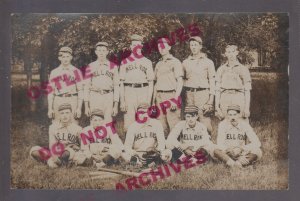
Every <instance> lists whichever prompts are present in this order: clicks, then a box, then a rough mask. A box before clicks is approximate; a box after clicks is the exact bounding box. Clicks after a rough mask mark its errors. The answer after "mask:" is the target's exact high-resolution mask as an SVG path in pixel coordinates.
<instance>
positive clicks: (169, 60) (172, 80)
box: [154, 54, 183, 136]
mask: <svg viewBox="0 0 300 201" xmlns="http://www.w3.org/2000/svg"><path fill="white" fill-rule="evenodd" d="M154 74H155V80H156V84H155V90H156V97H155V99H156V103H157V104H160V103H162V102H164V101H169V100H170V99H171V98H176V99H178V97H175V94H176V89H177V79H178V78H180V77H183V68H182V64H181V62H180V61H179V60H178V59H177V58H175V57H174V56H172V55H171V54H170V55H169V56H168V57H166V58H164V59H160V61H159V62H158V63H157V64H156V67H155V73H154ZM176 107H177V106H176ZM180 113H181V110H180V108H176V110H175V111H171V110H170V108H168V109H167V110H166V114H165V115H164V114H160V115H159V117H158V118H159V120H160V121H161V123H162V125H163V128H164V133H165V135H166V136H167V134H168V133H169V132H168V131H169V130H171V129H172V128H173V127H174V126H175V125H176V123H178V122H179V121H180Z"/></svg>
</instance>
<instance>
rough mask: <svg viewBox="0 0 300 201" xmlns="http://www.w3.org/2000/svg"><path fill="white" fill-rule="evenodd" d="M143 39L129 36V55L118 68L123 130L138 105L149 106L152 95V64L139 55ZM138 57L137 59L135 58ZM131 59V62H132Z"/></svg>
mask: <svg viewBox="0 0 300 201" xmlns="http://www.w3.org/2000/svg"><path fill="white" fill-rule="evenodd" d="M142 41H143V38H142V37H141V36H139V35H136V34H134V35H132V36H131V45H130V48H131V51H132V53H131V55H130V56H129V57H128V58H130V59H128V58H126V59H124V60H123V61H122V65H121V66H120V82H121V91H120V95H121V100H120V101H121V105H120V106H121V111H122V112H125V115H124V130H125V132H126V131H127V129H128V126H129V125H131V124H132V123H133V122H134V120H135V113H136V111H137V107H138V105H139V104H140V103H142V102H146V103H148V104H150V102H151V99H152V93H153V79H154V73H153V67H152V62H151V61H150V60H149V59H147V58H145V57H144V56H143V55H142V54H141V49H142ZM137 57H138V58H137ZM132 59H133V60H132Z"/></svg>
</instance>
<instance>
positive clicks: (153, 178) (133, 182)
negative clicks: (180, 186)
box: [116, 151, 208, 191]
mask: <svg viewBox="0 0 300 201" xmlns="http://www.w3.org/2000/svg"><path fill="white" fill-rule="evenodd" d="M193 159H194V160H193ZM207 160H208V159H207V156H206V155H205V154H203V153H202V152H201V151H197V152H196V154H195V155H194V156H186V157H184V158H182V159H181V160H177V161H176V163H172V162H171V163H168V164H164V165H161V166H159V167H158V168H156V169H155V170H150V171H148V172H141V173H140V175H139V176H138V177H131V178H128V179H126V180H125V182H124V183H117V184H116V190H124V191H127V190H134V189H141V188H143V187H146V186H148V185H150V184H153V183H155V182H157V181H158V180H164V179H166V178H168V177H170V176H172V173H171V170H173V171H174V173H173V174H178V173H180V172H182V171H183V170H188V169H191V168H193V167H197V166H199V165H201V164H204V163H205V162H206V161H207Z"/></svg>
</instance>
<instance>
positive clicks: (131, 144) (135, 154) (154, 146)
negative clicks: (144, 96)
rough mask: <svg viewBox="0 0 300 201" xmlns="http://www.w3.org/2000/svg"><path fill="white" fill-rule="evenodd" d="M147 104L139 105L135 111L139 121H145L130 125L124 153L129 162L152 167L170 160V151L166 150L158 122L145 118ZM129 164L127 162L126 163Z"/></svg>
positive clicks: (161, 128) (161, 129)
mask: <svg viewBox="0 0 300 201" xmlns="http://www.w3.org/2000/svg"><path fill="white" fill-rule="evenodd" d="M149 106H150V105H149V104H148V103H141V104H140V105H139V106H138V109H137V115H139V118H140V119H145V120H146V121H143V122H138V121H135V122H134V123H132V124H131V125H130V126H129V128H128V131H127V134H126V139H125V143H124V146H125V151H126V153H127V154H128V155H129V156H130V157H127V158H130V159H131V160H130V161H131V162H136V163H137V164H139V165H146V166H147V165H148V166H152V165H154V164H160V163H162V162H167V161H169V160H170V159H171V152H170V150H166V147H165V146H166V144H165V138H164V133H163V127H162V125H161V123H160V121H159V120H156V119H152V118H146V115H147V110H148V108H149ZM127 162H129V161H127Z"/></svg>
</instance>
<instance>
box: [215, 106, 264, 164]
mask: <svg viewBox="0 0 300 201" xmlns="http://www.w3.org/2000/svg"><path fill="white" fill-rule="evenodd" d="M240 112H241V109H240V106H238V105H231V106H229V107H228V109H227V119H224V120H223V121H222V122H220V124H219V128H218V136H217V149H216V150H215V151H214V154H215V157H216V158H218V159H219V160H221V161H223V162H225V163H226V164H227V165H228V166H230V167H233V166H236V167H244V166H247V165H250V164H252V163H253V162H255V161H256V160H257V159H259V158H260V157H261V155H262V151H261V149H260V146H261V143H260V141H259V139H258V137H257V135H256V134H255V132H254V131H253V129H252V127H251V126H250V125H249V123H248V122H245V121H243V120H242V118H241V115H240ZM248 141H250V143H248V144H247V143H246V142H248Z"/></svg>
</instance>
